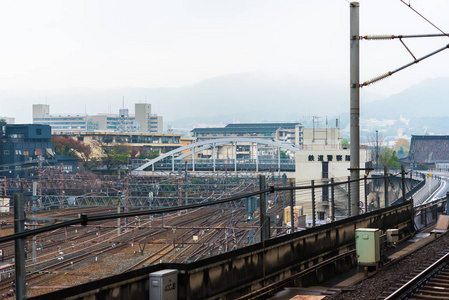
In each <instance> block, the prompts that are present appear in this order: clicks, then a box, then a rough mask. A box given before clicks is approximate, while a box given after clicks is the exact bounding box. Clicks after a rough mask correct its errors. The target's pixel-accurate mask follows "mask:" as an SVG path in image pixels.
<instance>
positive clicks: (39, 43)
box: [0, 0, 449, 115]
mask: <svg viewBox="0 0 449 300" xmlns="http://www.w3.org/2000/svg"><path fill="white" fill-rule="evenodd" d="M359 2H360V33H361V35H366V34H421V33H438V31H437V30H436V29H435V28H433V27H432V26H431V25H429V24H428V23H426V22H425V21H424V20H423V19H422V18H420V17H419V16H418V15H416V14H415V13H414V12H413V11H412V10H411V9H410V8H408V7H407V6H406V5H404V4H403V3H401V2H400V0H361V1H359ZM408 2H409V0H407V3H408ZM410 2H411V5H412V6H413V7H414V8H416V9H417V10H418V11H419V12H420V13H421V14H423V15H424V16H425V17H427V18H428V19H429V20H431V21H432V22H434V24H436V25H437V26H439V27H440V28H441V29H442V30H443V31H445V32H449V18H448V17H447V16H448V12H449V1H447V0H431V1H429V0H410ZM0 34H1V41H2V43H1V48H0V53H1V55H0V66H1V67H0V90H7V89H15V90H17V89H19V90H22V89H23V90H24V91H25V89H65V88H86V87H88V88H118V87H148V88H157V87H179V86H185V85H191V84H194V83H196V82H199V81H201V80H203V79H207V78H210V77H214V76H220V75H224V74H233V73H241V72H256V73H264V74H267V75H268V76H277V75H279V74H290V75H293V76H296V77H298V78H300V79H307V80H314V81H319V82H320V83H322V86H323V88H325V87H326V83H328V82H332V83H337V84H341V85H347V86H349V80H348V78H349V3H348V2H347V1H345V0H312V1H310V0H309V1H303V0H292V1H290V0H273V1H271V0H270V1H268V0H266V1H265V0H257V1H256V0H220V1H218V0H192V1H172V0H159V1H152V0H126V1H125V0H122V1H118V0H76V1H73V0H70V1H68V0H67V1H66V0H55V1H47V0H41V1H36V0H30V1H22V0H2V1H0ZM405 42H406V43H407V45H408V46H409V48H410V49H411V50H412V51H413V52H414V54H415V56H416V57H420V56H423V55H426V54H428V53H430V52H432V51H434V50H436V49H438V48H441V47H444V46H445V45H446V44H448V43H449V38H447V37H445V38H432V39H430V38H427V39H416V40H406V41H405ZM411 61H412V57H411V56H410V55H409V54H408V52H407V51H406V50H405V48H404V47H403V46H402V45H401V44H400V42H399V41H398V40H393V41H362V42H361V81H364V80H367V79H369V78H371V77H375V76H377V75H380V74H382V73H385V72H387V71H389V70H392V69H396V68H397V67H400V66H402V65H404V64H406V63H409V62H411ZM448 66H449V50H445V52H443V53H440V54H438V55H436V56H434V57H432V58H430V59H428V60H426V61H423V62H421V63H419V64H418V65H416V66H412V67H410V68H409V69H407V70H405V71H402V72H400V73H398V74H396V75H395V76H393V77H391V78H389V79H387V80H384V81H382V82H381V83H378V84H375V85H373V86H370V87H367V89H370V92H372V93H378V94H382V95H390V94H392V93H396V92H398V91H401V90H403V89H405V88H407V87H409V86H411V85H413V84H415V83H418V82H420V81H422V80H424V79H426V78H432V77H441V76H449V68H448ZM41 102H43V101H41ZM7 104H8V103H7V99H0V115H2V110H1V106H4V105H7Z"/></svg>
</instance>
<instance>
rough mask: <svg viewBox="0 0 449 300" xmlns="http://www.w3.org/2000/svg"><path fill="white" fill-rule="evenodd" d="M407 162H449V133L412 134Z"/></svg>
mask: <svg viewBox="0 0 449 300" xmlns="http://www.w3.org/2000/svg"><path fill="white" fill-rule="evenodd" d="M404 161H406V162H413V163H417V164H419V163H425V164H433V163H437V162H449V135H412V140H411V143H410V153H409V156H408V157H407V158H406V159H404Z"/></svg>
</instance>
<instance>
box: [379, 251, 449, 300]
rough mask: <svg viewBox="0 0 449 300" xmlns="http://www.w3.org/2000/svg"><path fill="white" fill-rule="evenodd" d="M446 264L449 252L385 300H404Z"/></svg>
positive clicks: (448, 259) (448, 260)
mask: <svg viewBox="0 0 449 300" xmlns="http://www.w3.org/2000/svg"><path fill="white" fill-rule="evenodd" d="M446 263H449V252H448V253H447V254H446V255H444V256H443V257H441V258H440V259H438V260H437V261H436V262H434V263H433V264H432V265H431V266H429V267H428V268H426V269H425V270H424V271H422V272H421V273H419V274H418V275H416V276H415V277H414V278H413V279H411V280H409V281H408V282H407V283H406V284H404V285H403V286H401V287H400V288H399V289H397V290H396V291H395V292H394V293H392V294H391V295H390V296H388V297H387V298H385V300H396V299H406V297H408V296H409V295H411V294H412V293H413V292H414V291H415V290H416V289H417V288H418V287H419V286H420V285H421V284H422V283H424V282H425V281H427V280H428V278H429V277H431V276H432V275H433V274H434V273H435V272H437V271H439V270H440V269H441V268H442V267H443V266H444V265H445V264H446Z"/></svg>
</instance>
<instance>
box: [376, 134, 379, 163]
mask: <svg viewBox="0 0 449 300" xmlns="http://www.w3.org/2000/svg"><path fill="white" fill-rule="evenodd" d="M377 170H379V131H378V130H376V171H377Z"/></svg>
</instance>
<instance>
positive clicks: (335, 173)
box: [295, 149, 370, 220]
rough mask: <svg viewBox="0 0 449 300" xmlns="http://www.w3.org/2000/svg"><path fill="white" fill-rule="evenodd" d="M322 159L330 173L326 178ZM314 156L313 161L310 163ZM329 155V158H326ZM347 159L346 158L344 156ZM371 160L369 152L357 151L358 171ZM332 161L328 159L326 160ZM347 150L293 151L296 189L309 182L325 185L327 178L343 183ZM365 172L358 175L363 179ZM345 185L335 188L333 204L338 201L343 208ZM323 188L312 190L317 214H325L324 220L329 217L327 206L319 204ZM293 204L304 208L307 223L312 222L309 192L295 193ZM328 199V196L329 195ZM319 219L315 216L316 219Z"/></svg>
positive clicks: (348, 152) (347, 171)
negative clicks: (320, 156)
mask: <svg viewBox="0 0 449 300" xmlns="http://www.w3.org/2000/svg"><path fill="white" fill-rule="evenodd" d="M319 155H322V156H323V161H325V162H326V161H327V162H328V163H329V173H328V175H329V176H328V179H323V178H322V161H319V160H318V156H319ZM309 156H310V158H312V157H313V161H310V160H309ZM328 156H330V157H328ZM337 156H341V158H342V160H341V161H338V160H337ZM347 156H348V157H347ZM369 157H370V154H369V151H368V150H361V151H360V168H365V162H367V161H368V159H369ZM329 158H331V160H330V159H329ZM349 159H350V150H349V149H345V150H343V149H341V150H301V151H297V152H296V175H295V179H296V185H297V186H301V185H303V186H309V185H310V184H311V180H314V181H315V185H320V184H323V183H327V182H328V181H329V180H330V178H334V179H335V180H340V181H346V180H347V177H348V176H349V175H350V173H349V170H348V168H349V167H350V161H349ZM363 174H364V172H363V171H361V172H360V176H363ZM345 189H346V186H338V187H337V188H336V189H335V198H336V201H341V202H342V203H340V204H341V205H346V202H347V200H346V199H345V198H344V197H345V196H346V195H347V191H345ZM321 191H322V189H316V190H315V197H316V198H315V200H316V212H317V214H318V212H320V211H325V212H326V214H325V217H326V218H327V217H328V216H329V206H330V205H329V203H328V202H323V201H321V198H322V192H321ZM295 196H296V205H299V206H302V207H303V212H304V214H305V215H307V220H310V219H312V197H311V191H310V190H301V191H297V192H296V194H295ZM329 197H330V196H329ZM363 197H364V189H363V186H362V185H361V188H360V198H361V199H363ZM316 218H317V220H318V216H316Z"/></svg>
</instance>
